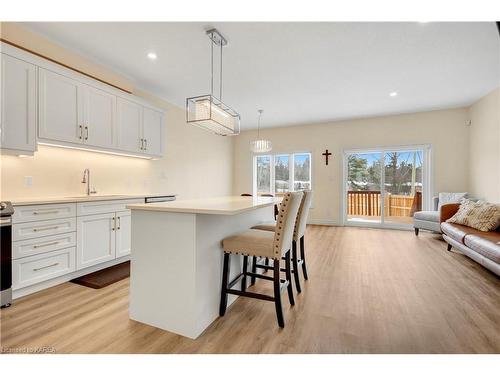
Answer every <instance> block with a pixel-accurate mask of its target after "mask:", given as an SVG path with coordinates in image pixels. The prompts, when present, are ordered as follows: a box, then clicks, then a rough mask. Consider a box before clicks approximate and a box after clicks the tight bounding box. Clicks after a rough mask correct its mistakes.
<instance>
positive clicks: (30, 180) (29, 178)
mask: <svg viewBox="0 0 500 375" xmlns="http://www.w3.org/2000/svg"><path fill="white" fill-rule="evenodd" d="M24 185H25V186H26V187H29V188H30V187H32V186H33V177H32V176H24Z"/></svg>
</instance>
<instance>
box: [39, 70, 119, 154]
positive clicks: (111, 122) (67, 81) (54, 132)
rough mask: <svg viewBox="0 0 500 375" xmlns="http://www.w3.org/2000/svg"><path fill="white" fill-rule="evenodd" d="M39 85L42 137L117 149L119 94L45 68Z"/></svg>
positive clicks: (40, 129) (40, 135)
mask: <svg viewBox="0 0 500 375" xmlns="http://www.w3.org/2000/svg"><path fill="white" fill-rule="evenodd" d="M39 87H40V92H39V95H38V101H39V108H40V125H39V132H38V135H39V137H40V138H41V139H43V140H52V141H60V142H68V143H73V144H75V143H76V144H84V145H90V146H97V147H103V148H114V146H115V144H116V142H115V118H116V96H114V95H112V94H109V93H107V92H105V91H102V90H99V89H96V88H94V87H91V86H88V85H86V84H83V83H80V82H78V81H75V80H74V79H71V78H68V77H65V76H63V75H61V74H57V73H53V72H50V71H48V70H45V69H40V72H39Z"/></svg>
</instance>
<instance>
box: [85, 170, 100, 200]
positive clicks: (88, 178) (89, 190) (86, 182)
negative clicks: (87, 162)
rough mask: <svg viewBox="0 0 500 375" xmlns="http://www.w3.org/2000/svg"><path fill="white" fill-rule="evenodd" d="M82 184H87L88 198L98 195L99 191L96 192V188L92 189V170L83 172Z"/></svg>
mask: <svg viewBox="0 0 500 375" xmlns="http://www.w3.org/2000/svg"><path fill="white" fill-rule="evenodd" d="M82 184H87V196H90V194H96V193H97V191H95V188H91V187H90V169H88V168H85V170H84V171H83V178H82Z"/></svg>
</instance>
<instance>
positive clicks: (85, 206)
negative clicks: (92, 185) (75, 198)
mask: <svg viewBox="0 0 500 375" xmlns="http://www.w3.org/2000/svg"><path fill="white" fill-rule="evenodd" d="M134 203H144V199H121V200H115V201H97V202H82V203H77V205H76V212H77V214H78V216H84V215H95V214H106V213H110V212H116V211H123V210H126V208H125V207H126V206H127V205H128V204H134Z"/></svg>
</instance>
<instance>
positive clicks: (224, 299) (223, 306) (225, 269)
mask: <svg viewBox="0 0 500 375" xmlns="http://www.w3.org/2000/svg"><path fill="white" fill-rule="evenodd" d="M229 256H230V254H229V253H224V266H223V268H222V288H221V291H220V307H219V315H220V316H224V314H225V313H226V308H227V286H228V281H227V279H228V277H229V261H230V258H229Z"/></svg>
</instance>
